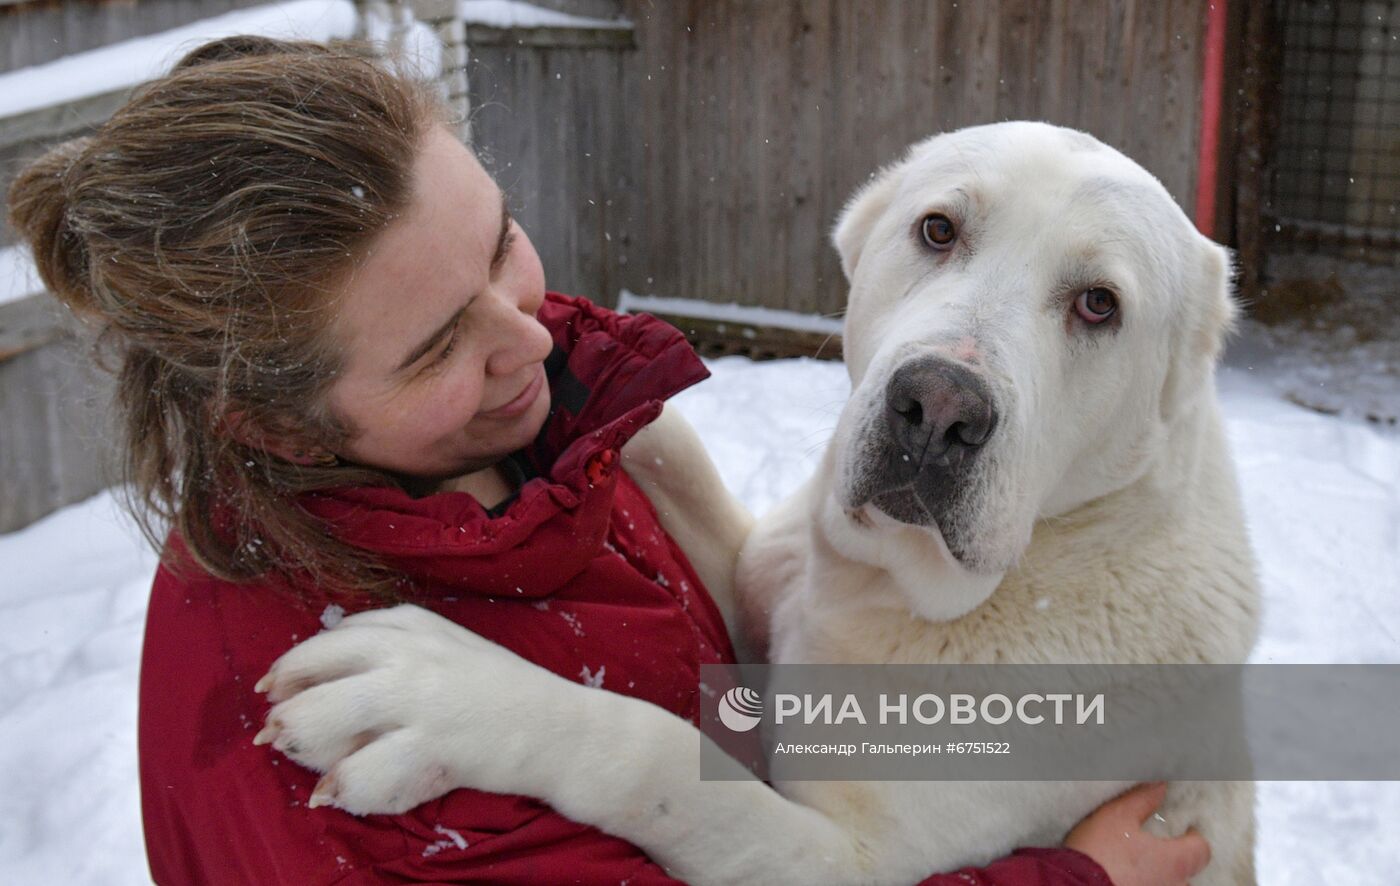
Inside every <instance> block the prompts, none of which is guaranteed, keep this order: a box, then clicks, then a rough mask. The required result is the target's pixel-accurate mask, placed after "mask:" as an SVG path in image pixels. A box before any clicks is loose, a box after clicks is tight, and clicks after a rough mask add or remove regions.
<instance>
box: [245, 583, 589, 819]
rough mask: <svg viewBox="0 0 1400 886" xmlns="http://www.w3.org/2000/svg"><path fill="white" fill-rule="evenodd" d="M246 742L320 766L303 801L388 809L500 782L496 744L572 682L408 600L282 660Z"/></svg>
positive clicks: (344, 625)
mask: <svg viewBox="0 0 1400 886" xmlns="http://www.w3.org/2000/svg"><path fill="white" fill-rule="evenodd" d="M255 688H256V689H257V690H258V691H259V692H266V693H267V696H268V699H269V700H270V701H272V702H274V705H273V707H272V710H271V711H269V713H268V716H267V721H266V725H265V726H264V728H263V729H262V731H260V732H259V733H258V734H257V736H255V737H254V739H253V742H254V743H255V744H271V745H272V746H273V747H274V748H275V749H277V750H278V751H281V752H282V753H284V754H286V755H287V756H288V757H290V758H291V759H293V760H295V761H296V762H297V763H300V764H301V765H303V766H306V767H307V768H309V769H314V770H315V771H317V772H323V773H326V777H325V778H323V779H322V780H321V783H320V784H319V785H318V786H317V788H316V791H315V792H314V794H313V803H312V805H318V806H319V805H325V804H334V805H336V806H339V807H341V808H343V809H346V810H347V811H350V812H354V813H357V814H368V813H396V812H402V811H404V810H406V809H411V808H412V807H414V806H416V805H418V804H420V803H423V802H425V801H427V800H430V799H433V798H435V797H438V796H441V795H442V794H445V793H447V792H448V791H450V790H452V789H454V788H458V787H480V788H484V789H487V790H506V789H509V788H510V787H512V784H511V782H510V781H509V780H508V777H507V776H503V775H501V774H499V773H498V772H497V771H496V769H497V768H502V767H504V768H506V769H507V770H508V769H509V765H508V761H505V760H501V759H500V749H501V747H502V746H503V745H507V746H508V745H510V744H511V742H512V736H515V739H516V740H517V741H518V739H519V737H520V735H521V734H522V733H524V732H526V731H528V718H530V717H531V716H538V714H539V711H538V710H535V709H536V708H546V707H547V706H548V699H549V698H550V695H549V693H550V692H558V691H560V690H561V689H562V690H563V691H570V689H576V688H577V687H575V686H574V685H573V684H570V683H568V682H567V681H564V680H562V679H560V678H559V677H556V676H555V675H554V674H552V673H550V672H548V671H546V670H544V669H543V668H541V667H539V666H537V665H534V664H531V663H530V662H527V661H525V660H524V659H522V658H520V657H519V656H517V655H515V654H514V653H512V652H510V651H509V650H507V649H504V648H503V647H500V646H498V645H496V644H494V643H491V642H489V641H487V640H485V639H483V638H481V637H479V636H477V635H476V634H473V633H472V632H470V631H468V630H467V629H465V628H463V627H461V626H460V625H457V624H455V623H453V622H450V621H448V620H447V619H444V618H442V617H440V616H438V615H435V614H433V613H431V612H428V611H427V610H424V609H420V608H418V607H416V606H397V607H394V608H393V609H385V610H378V611H374V612H365V613H360V614H357V615H353V616H350V617H348V618H346V619H344V620H342V621H341V622H340V624H338V625H337V626H336V627H334V628H332V629H330V630H327V631H324V632H322V633H320V634H317V635H316V636H314V637H312V638H310V639H308V640H306V641H305V642H303V643H301V644H300V645H298V646H296V647H294V648H293V649H291V650H290V651H288V652H287V653H286V654H285V655H283V656H282V657H281V658H279V659H278V660H277V661H276V662H275V663H274V664H273V666H272V668H271V669H270V670H269V671H268V673H267V674H266V675H265V676H264V677H263V678H262V679H261V680H259V681H258V683H257V686H256V687H255ZM533 699H539V701H538V703H535V704H531V703H530V700H533Z"/></svg>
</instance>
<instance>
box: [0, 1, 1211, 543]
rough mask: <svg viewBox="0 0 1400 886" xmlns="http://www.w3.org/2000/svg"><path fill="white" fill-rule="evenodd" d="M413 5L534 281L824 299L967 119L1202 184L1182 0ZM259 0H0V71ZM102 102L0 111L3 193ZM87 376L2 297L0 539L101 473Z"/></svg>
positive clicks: (1188, 4) (34, 312)
mask: <svg viewBox="0 0 1400 886" xmlns="http://www.w3.org/2000/svg"><path fill="white" fill-rule="evenodd" d="M366 2H385V0H366ZM406 2H407V5H408V6H409V7H410V8H412V9H413V10H414V12H415V13H416V14H417V15H418V16H419V17H420V18H422V19H424V20H427V21H429V22H431V23H432V24H433V25H434V27H435V29H436V31H437V33H438V34H439V35H440V37H441V38H442V39H443V41H444V42H445V43H446V44H447V45H448V53H447V63H448V70H447V72H446V73H445V76H444V84H445V87H446V90H447V92H448V93H449V94H450V96H451V97H452V98H453V99H454V100H456V101H461V102H463V103H464V104H465V105H466V106H468V107H469V108H470V113H469V117H468V119H467V123H468V124H469V127H468V128H464V130H463V131H464V134H466V133H467V132H468V131H469V133H470V137H471V140H472V143H473V145H474V146H475V147H476V148H477V150H478V152H479V153H480V154H481V155H482V156H483V157H484V159H486V161H487V164H488V166H489V167H490V168H491V169H492V170H493V172H494V173H495V175H496V176H497V178H498V180H499V181H500V182H501V183H502V185H503V186H505V187H506V188H507V189H508V191H509V192H510V194H511V199H512V203H513V208H514V209H515V210H516V212H517V215H518V217H519V218H520V219H521V221H522V224H523V225H524V226H525V228H526V230H527V231H529V233H530V235H531V237H532V239H533V240H534V242H535V245H536V247H537V248H538V249H539V251H540V254H541V256H542V258H543V260H544V263H545V268H546V273H547V276H548V280H549V282H550V284H551V285H552V286H553V287H554V288H557V289H562V290H564V291H569V292H575V293H579V294H584V295H589V296H592V297H594V298H596V299H598V300H600V301H602V302H604V303H608V304H612V303H615V301H616V298H617V296H618V293H619V292H620V291H621V290H623V289H628V290H631V291H633V292H636V293H641V294H656V295H663V296H672V297H681V298H693V299H701V300H709V301H717V302H729V301H734V302H739V303H741V304H749V305H756V306H764V307H769V308H780V309H787V310H792V311H799V312H804V313H813V312H815V313H823V314H835V313H838V312H839V311H840V310H841V308H842V304H843V299H844V282H843V280H842V278H841V273H840V270H839V267H838V264H837V261H836V257H835V254H834V253H833V251H832V250H831V248H830V247H829V245H828V242H827V232H828V230H829V228H830V226H831V224H832V222H833V220H834V219H835V216H836V214H837V212H838V211H839V209H840V207H841V205H842V204H843V203H844V201H845V200H846V198H847V197H848V195H849V194H850V193H851V191H852V190H853V189H854V188H855V187H856V186H857V185H858V184H860V183H861V182H862V181H864V180H865V179H866V177H867V176H868V175H869V174H870V173H871V172H872V171H874V170H875V169H877V168H878V167H879V166H881V165H882V164H884V163H888V162H889V161H891V160H893V159H895V158H896V157H897V156H898V155H899V153H900V151H901V150H902V149H903V148H904V146H906V145H908V144H909V143H911V142H913V141H916V140H918V139H921V138H923V137H925V136H927V135H930V134H932V133H935V132H938V131H942V130H947V129H951V128H955V127H958V126H964V125H969V124H973V123H982V122H989V121H995V120H1002V119H1014V118H1038V119H1045V120H1050V121H1052V122H1056V123H1061V124H1065V125H1069V126H1075V127H1078V128H1081V129H1084V130H1087V131H1089V132H1091V133H1093V134H1094V135H1096V136H1098V137H1099V138H1101V139H1103V140H1105V141H1107V142H1109V143H1110V144H1113V145H1115V146H1117V147H1119V148H1121V149H1122V150H1124V151H1125V152H1126V153H1128V154H1129V155H1130V156H1133V157H1134V158H1136V159H1137V160H1139V161H1140V162H1142V163H1143V165H1145V166H1146V167H1147V168H1148V169H1150V170H1151V171H1153V172H1155V173H1156V174H1157V175H1158V176H1159V177H1160V178H1161V179H1162V180H1163V182H1164V183H1165V184H1166V186H1167V188H1168V189H1169V190H1170V191H1171V193H1172V194H1173V195H1174V196H1176V198H1177V199H1178V200H1179V201H1180V202H1181V203H1182V204H1183V206H1189V200H1190V197H1191V195H1192V194H1193V190H1194V187H1195V175H1194V167H1195V160H1196V138H1197V128H1198V121H1197V109H1198V107H1199V104H1200V89H1201V86H1200V70H1201V51H1202V38H1203V29H1204V8H1205V7H1204V4H1202V3H1199V2H1196V0H1112V2H1110V0H1048V2H1033V0H963V2H960V3H953V2H946V0H929V2H919V0H859V2H854V0H537V2H538V3H539V5H543V6H547V7H549V8H551V9H554V10H556V11H563V12H568V13H573V14H576V15H581V16H590V17H594V18H598V19H603V20H604V21H602V22H593V23H592V24H589V23H583V24H579V23H577V22H575V23H574V24H573V26H568V27H559V26H551V27H528V28H500V27H492V26H490V25H488V24H484V23H481V22H463V21H461V20H459V19H458V18H456V9H457V7H456V4H455V3H453V2H451V0H406ZM256 3H257V0H197V2H190V0H142V2H140V3H132V2H68V3H54V2H47V3H35V2H29V3H25V2H21V3H0V71H3V70H8V69H10V68H16V67H22V66H24V65H30V64H37V63H42V62H44V61H48V60H50V59H52V58H54V57H57V56H59V55H64V54H68V53H71V52H76V51H82V50H84V49H89V48H93V47H95V46H99V45H104V44H106V43H110V42H113V41H116V40H120V39H126V38H129V37H134V36H140V35H143V34H147V33H152V32H155V31H160V30H165V29H168V28H171V27H176V26H179V25H181V24H184V23H186V22H189V21H192V20H196V19H200V18H207V17H209V16H211V15H216V14H219V13H221V12H224V11H226V10H228V9H231V8H235V7H241V6H249V5H255V4H256ZM623 19H625V21H623V23H622V24H621V25H619V20H623ZM116 100H119V97H116V98H114V97H112V96H106V97H99V98H97V99H95V100H92V101H90V102H88V103H86V104H84V103H79V104H76V105H71V106H65V107H64V108H62V109H58V110H54V111H51V112H46V113H40V114H37V115H31V116H30V117H28V118H26V120H24V121H18V122H16V121H14V120H10V121H0V186H4V185H5V184H6V183H7V182H8V180H9V178H10V177H11V175H12V174H13V172H14V170H15V168H16V167H17V165H18V164H19V163H20V162H21V161H22V160H23V159H26V158H28V157H31V156H34V155H35V154H37V153H38V151H39V150H40V149H42V147H44V146H45V145H46V144H48V143H51V142H53V141H56V140H58V139H60V138H64V137H70V136H71V135H73V134H76V133H78V132H81V131H82V130H83V129H84V128H86V127H88V126H91V125H94V124H95V123H97V122H100V121H101V120H102V119H103V118H104V117H105V115H106V114H107V113H110V110H111V107H114V106H115V105H113V104H112V102H113V101H116ZM11 240H12V234H11V233H10V232H8V231H6V230H4V228H3V224H0V246H3V245H5V244H7V243H9V242H11ZM100 379H101V376H99V375H98V374H97V373H96V372H95V371H94V369H93V367H92V365H91V361H90V359H89V357H88V354H87V351H86V349H85V348H84V347H83V346H81V345H80V344H79V343H78V342H77V341H76V340H74V339H73V338H72V337H71V336H70V335H68V334H67V333H66V330H65V328H64V326H63V325H62V323H61V321H60V319H59V318H58V317H57V316H56V315H55V313H54V312H53V310H52V308H51V307H50V306H49V305H48V304H47V302H45V301H43V300H41V299H36V300H30V301H26V302H17V303H11V304H8V305H0V532H4V531H7V530H9V529H13V528H15V527H17V526H21V525H24V524H25V523H26V522H28V521H30V520H32V519H34V518H35V517H38V516H40V515H42V514H44V513H46V512H47V511H49V510H51V509H52V508H54V507H57V506H59V505H61V504H64V503H67V502H70V501H74V500H77V499H79V498H81V497H83V496H85V495H87V494H90V493H91V492H93V491H95V490H96V489H99V488H101V486H103V485H104V484H105V483H106V482H107V480H108V479H109V478H110V477H111V470H110V466H108V465H107V464H106V463H105V461H104V455H105V454H106V453H109V452H110V446H109V445H108V444H107V440H108V437H109V432H108V431H107V430H106V429H105V428H106V426H105V425H104V424H103V419H102V412H103V410H102V404H103V403H104V402H105V400H106V388H105V384H106V383H105V382H103V381H101V380H100Z"/></svg>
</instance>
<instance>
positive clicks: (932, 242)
mask: <svg viewBox="0 0 1400 886" xmlns="http://www.w3.org/2000/svg"><path fill="white" fill-rule="evenodd" d="M922 228H923V233H924V242H925V243H927V244H928V246H929V248H931V249H947V248H948V247H950V246H952V245H953V241H954V240H956V239H958V229H957V228H955V227H953V220H952V219H950V218H949V217H948V216H946V215H944V214H942V213H941V212H935V213H933V214H932V215H926V216H924V222H923V226H922Z"/></svg>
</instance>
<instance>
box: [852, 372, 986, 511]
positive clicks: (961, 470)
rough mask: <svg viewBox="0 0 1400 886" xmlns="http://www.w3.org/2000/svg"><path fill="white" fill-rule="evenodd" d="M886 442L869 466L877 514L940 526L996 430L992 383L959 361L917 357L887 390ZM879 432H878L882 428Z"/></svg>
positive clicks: (867, 482)
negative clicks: (989, 384) (882, 513)
mask: <svg viewBox="0 0 1400 886" xmlns="http://www.w3.org/2000/svg"><path fill="white" fill-rule="evenodd" d="M883 419H884V422H883V425H884V426H883V428H881V429H880V430H882V431H883V432H884V433H883V436H885V437H886V440H885V443H884V445H881V446H879V447H877V450H876V452H875V453H873V455H874V456H875V458H874V463H868V464H867V465H866V470H867V471H868V472H869V473H868V475H867V477H866V478H865V483H864V484H862V485H865V486H866V488H867V489H868V490H869V491H870V492H871V493H872V494H871V495H870V499H871V500H872V501H873V502H874V503H875V505H876V506H877V507H879V508H880V510H882V511H884V512H885V513H887V514H889V515H890V516H891V517H894V518H895V519H896V520H900V521H902V522H905V523H913V524H916V525H926V524H928V523H930V522H936V523H938V524H939V525H940V527H941V528H942V529H943V530H944V534H945V535H947V534H948V530H949V528H950V527H949V526H948V523H949V521H948V520H947V519H946V517H947V516H948V515H949V514H950V512H951V511H952V510H953V509H954V507H955V506H956V504H957V502H958V500H959V493H960V492H961V491H962V490H963V489H964V488H965V486H966V483H967V478H968V474H969V471H970V470H971V468H972V466H973V464H974V463H975V462H976V460H977V456H978V455H979V453H981V452H982V450H983V448H984V447H985V446H986V444H987V441H988V440H990V439H991V437H992V435H993V434H994V433H995V432H996V427H997V410H996V405H995V403H994V401H993V399H992V394H991V390H990V388H989V387H988V386H987V383H986V382H985V381H984V380H983V379H982V377H981V376H980V375H978V374H977V373H976V372H974V371H973V370H971V369H969V368H968V367H967V366H964V365H963V364H961V363H957V362H954V361H952V360H947V359H944V358H941V357H920V358H916V359H914V360H910V361H909V362H907V363H905V364H904V365H902V366H900V367H899V368H898V369H896V370H895V372H894V374H893V375H892V376H891V377H890V381H889V384H888V385H887V386H886V388H885V409H884V416H883ZM877 433H878V431H877Z"/></svg>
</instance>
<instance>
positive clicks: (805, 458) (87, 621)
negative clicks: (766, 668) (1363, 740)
mask: <svg viewBox="0 0 1400 886" xmlns="http://www.w3.org/2000/svg"><path fill="white" fill-rule="evenodd" d="M711 366H712V368H713V370H714V374H715V375H714V378H713V379H712V380H711V381H709V382H707V383H705V384H703V385H701V386H699V387H698V388H697V389H695V390H692V391H688V392H686V393H685V394H682V395H681V396H680V397H679V398H678V399H677V401H676V403H677V405H678V406H679V408H680V409H681V411H682V412H684V413H685V414H686V415H687V416H688V417H689V418H690V419H691V420H692V421H693V422H694V423H695V424H696V425H697V427H699V429H700V432H701V434H702V436H703V437H704V438H705V442H706V444H707V445H708V446H709V447H710V451H711V452H712V453H713V454H714V456H715V459H716V461H717V462H718V463H719V465H720V468H721V470H722V471H723V473H724V476H725V479H726V481H727V482H728V483H729V484H730V486H731V487H732V488H734V489H736V490H738V491H739V492H740V493H741V495H742V496H743V498H744V499H745V501H746V502H747V503H748V504H749V506H750V507H752V508H754V509H755V510H759V511H761V510H763V509H765V508H767V507H769V506H770V505H772V504H773V503H774V502H775V501H777V500H778V498H779V497H781V496H782V495H783V494H785V493H786V492H788V491H789V490H791V489H792V488H793V487H794V486H795V485H796V484H797V483H798V482H800V481H801V480H802V479H803V478H804V477H805V475H806V474H807V473H808V472H809V471H810V470H811V469H812V468H813V466H814V465H815V462H816V460H817V457H818V455H819V453H820V450H821V447H822V445H823V444H824V443H825V441H826V439H827V437H828V435H829V434H830V432H831V429H832V428H833V427H834V426H835V420H836V414H837V411H838V410H839V408H840V406H841V403H842V402H843V400H844V399H845V396H846V393H847V384H846V377H845V374H844V372H843V370H842V368H841V367H840V366H839V365H837V364H832V363H818V362H814V361H806V360H796V361H782V362H774V363H764V364H754V363H750V362H748V361H746V360H743V359H741V358H726V359H722V360H717V361H714V362H713V363H712V364H711ZM1220 387H1221V393H1222V396H1223V399H1224V403H1225V409H1226V413H1227V416H1228V419H1229V433H1230V441H1231V445H1232V447H1233V449H1234V453H1235V458H1236V460H1237V462H1238V464H1239V468H1240V477H1241V481H1242V484H1243V487H1244V494H1245V504H1246V508H1247V510H1248V513H1249V519H1250V531H1251V534H1252V537H1253V539H1254V544H1255V547H1256V549H1257V552H1258V555H1259V560H1260V563H1261V567H1262V571H1263V579H1264V593H1265V597H1266V608H1265V617H1264V631H1263V638H1262V640H1261V642H1260V644H1259V648H1258V651H1257V653H1256V656H1255V658H1256V660H1258V661H1280V662H1400V437H1397V436H1395V435H1393V434H1387V433H1383V432H1378V431H1376V430H1375V429H1373V428H1371V427H1368V426H1366V425H1364V424H1359V423H1353V422H1350V421H1347V420H1345V419H1339V418H1333V417H1327V416H1323V415H1319V414H1317V413H1314V412H1309V411H1307V410H1305V409H1302V408H1300V407H1297V406H1294V405H1292V404H1290V403H1287V402H1285V401H1284V400H1282V399H1280V398H1279V397H1278V396H1277V395H1276V394H1274V393H1273V392H1272V390H1271V389H1270V388H1268V387H1266V386H1265V385H1264V384H1263V383H1261V382H1259V381H1257V380H1255V379H1253V378H1251V377H1250V376H1248V375H1245V374H1244V373H1242V372H1240V371H1238V370H1227V371H1225V372H1224V373H1223V375H1222V377H1221V385H1220ZM154 562H155V561H154V557H153V556H152V555H151V554H150V553H149V552H148V551H147V550H145V548H144V547H143V546H142V543H141V542H140V541H139V539H138V537H137V535H136V533H135V531H134V530H133V529H131V528H130V526H129V525H128V524H126V523H125V522H124V521H123V520H122V518H120V517H119V516H118V515H117V512H116V509H115V507H114V503H113V500H112V496H111V495H110V494H104V495H100V496H98V497H96V498H94V499H92V500H90V501H88V502H85V503H83V504H80V505H76V506H74V507H71V508H67V509H65V510H63V511H61V512H59V513H57V514H54V515H53V516H51V517H49V518H48V519H46V520H44V521H42V522H40V523H38V524H36V525H34V526H32V527H30V528H28V529H26V530H23V531H21V532H17V533H12V534H10V535H6V536H0V626H2V627H0V882H6V883H39V882H52V883H65V884H89V883H91V884H99V883H100V884H103V886H109V884H111V886H115V884H122V883H144V882H148V880H147V874H146V870H145V864H144V859H143V852H142V846H141V830H140V818H139V806H138V794H137V783H136V751H135V721H136V677H137V661H138V652H139V648H140V641H141V627H142V615H143V610H144V607H145V595H146V590H147V584H148V582H149V579H150V574H151V571H152V569H153V568H154ZM1259 820H1260V832H1259V868H1260V870H1259V873H1260V882H1262V883H1267V884H1270V886H1289V884H1297V886H1303V884H1308V886H1312V884H1316V883H1337V884H1347V886H1389V884H1393V883H1394V882H1395V877H1396V874H1395V872H1396V871H1397V870H1400V839H1396V831H1397V825H1396V822H1400V784H1390V783H1386V784H1379V783H1356V782H1353V783H1306V782H1303V783H1270V784H1265V785H1263V786H1262V788H1261V791H1260V803H1259Z"/></svg>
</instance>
